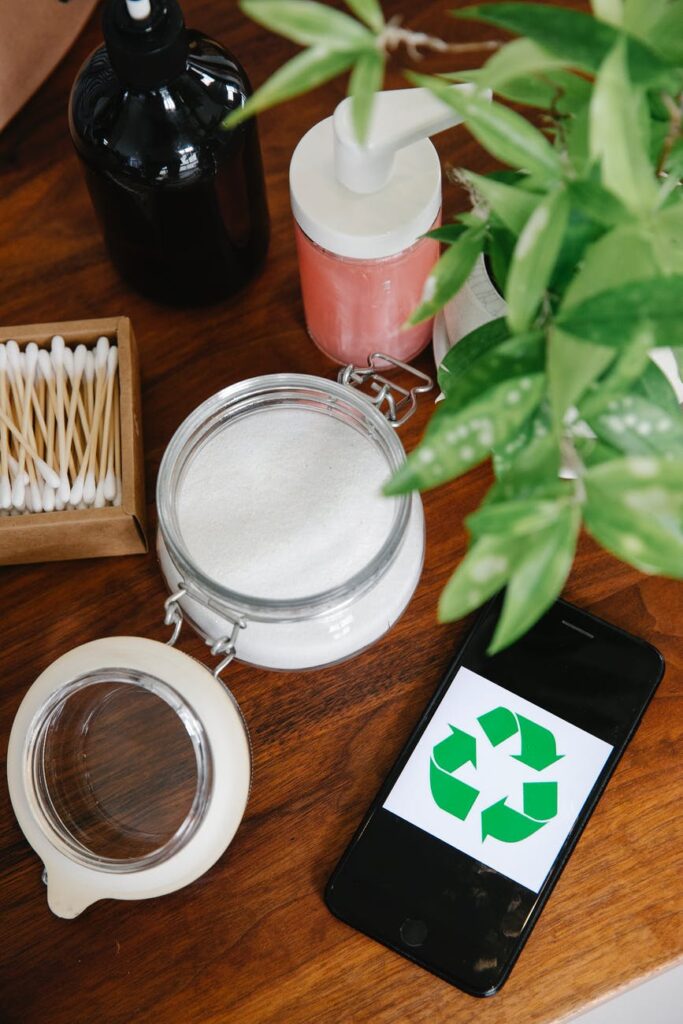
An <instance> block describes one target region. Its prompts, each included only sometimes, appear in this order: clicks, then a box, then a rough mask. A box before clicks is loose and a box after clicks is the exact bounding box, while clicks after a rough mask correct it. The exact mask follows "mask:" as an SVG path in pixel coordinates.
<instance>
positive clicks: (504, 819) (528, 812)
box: [481, 782, 557, 843]
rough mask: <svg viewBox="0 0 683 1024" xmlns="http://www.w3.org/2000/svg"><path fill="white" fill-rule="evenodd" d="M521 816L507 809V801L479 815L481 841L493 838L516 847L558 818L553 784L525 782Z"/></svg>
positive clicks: (518, 812)
mask: <svg viewBox="0 0 683 1024" xmlns="http://www.w3.org/2000/svg"><path fill="white" fill-rule="evenodd" d="M523 791H524V814H522V813H521V812H520V811H516V810H515V809H514V808H513V807H508V805H507V803H506V801H507V797H503V799H502V800H498V801H497V802H496V803H495V804H491V806H490V807H486V808H485V809H484V810H483V811H482V812H481V838H482V839H486V837H487V836H492V837H493V838H494V839H500V841H501V842H503V843H519V842H520V841H521V840H522V839H527V838H528V837H529V836H532V835H533V834H534V832H538V830H539V828H542V827H543V826H544V825H545V823H546V822H547V821H548V820H549V819H550V818H554V817H555V815H556V814H557V783H556V782H525V783H524V786H523Z"/></svg>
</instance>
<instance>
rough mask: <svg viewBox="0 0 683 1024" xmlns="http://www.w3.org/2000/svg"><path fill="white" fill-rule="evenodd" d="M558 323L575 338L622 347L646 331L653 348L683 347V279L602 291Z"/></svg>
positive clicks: (565, 311)
mask: <svg viewBox="0 0 683 1024" xmlns="http://www.w3.org/2000/svg"><path fill="white" fill-rule="evenodd" d="M555 322H556V324H557V326H558V327H560V328H561V329H562V330H563V331H567V332H568V333H569V334H573V335H574V337H575V338H579V339H582V340H585V341H590V342H593V343H594V344H596V345H608V346H610V347H612V348H621V347H622V346H624V345H625V344H627V343H628V342H629V341H631V340H633V338H635V337H636V336H640V335H642V333H643V332H644V331H648V332H649V333H650V338H651V341H650V346H651V347H652V348H656V347H657V346H667V345H672V346H676V345H683V276H681V275H672V276H671V277H662V278H653V279H652V280H651V281H632V282H629V283H628V284H622V285H620V286H619V287H616V288H610V289H609V290H607V291H603V292H600V293H599V294H598V295H593V296H591V297H590V298H588V299H586V300H584V301H583V302H580V303H578V304H576V305H574V306H572V307H570V308H569V309H565V308H562V309H561V311H560V313H559V314H558V316H557V317H556V321H555Z"/></svg>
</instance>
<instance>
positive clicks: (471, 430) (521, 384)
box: [384, 373, 545, 494]
mask: <svg viewBox="0 0 683 1024" xmlns="http://www.w3.org/2000/svg"><path fill="white" fill-rule="evenodd" d="M544 382H545V377H544V375H543V374H542V373H536V374H528V375H526V376H524V377H517V378H514V379H512V380H507V381H505V382H504V383H502V384H498V385H496V386H495V387H492V388H490V389H489V390H488V391H487V392H486V393H485V394H483V395H481V396H480V397H479V398H478V399H477V400H476V401H474V402H471V403H470V404H469V405H467V406H466V407H465V408H464V409H462V408H452V407H451V406H450V405H449V404H447V403H443V404H442V406H441V408H440V409H439V418H438V427H434V428H431V427H430V430H429V431H428V433H427V435H426V436H425V438H424V439H423V441H422V443H421V444H420V446H419V447H418V448H417V449H416V451H414V452H412V453H411V454H410V455H409V456H408V459H407V461H406V462H405V463H404V464H403V466H401V468H400V469H399V470H398V471H397V472H396V473H395V474H394V476H393V477H392V478H391V480H390V481H389V483H388V484H387V485H386V486H385V487H384V493H385V494H404V493H406V492H407V491H414V490H427V489H429V488H431V487H437V486H438V485H439V484H442V483H445V482H446V481H447V480H452V479H453V478H454V477H456V476H460V474H461V473H464V472H465V471H466V470H468V469H470V468H471V467H472V466H476V465H477V463H479V462H482V461H483V460H484V459H485V458H487V456H488V455H490V453H491V448H492V447H493V446H494V445H498V444H503V443H504V442H505V441H507V440H508V438H510V437H511V436H512V435H513V434H514V433H516V431H517V430H518V429H519V427H520V426H521V424H522V423H524V421H525V420H526V419H527V417H528V416H529V415H530V414H531V412H532V411H533V409H535V408H536V406H537V405H538V403H539V401H540V399H541V395H542V394H543V390H544Z"/></svg>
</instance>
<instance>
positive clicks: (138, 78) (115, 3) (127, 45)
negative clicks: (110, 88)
mask: <svg viewBox="0 0 683 1024" xmlns="http://www.w3.org/2000/svg"><path fill="white" fill-rule="evenodd" d="M102 27H103V31H104V40H105V43H106V45H107V52H108V54H109V60H110V62H111V66H112V68H113V69H114V72H115V74H116V76H117V77H118V78H119V79H120V81H121V83H122V84H123V85H125V86H128V87H132V88H137V89H155V88H158V87H159V86H160V85H165V84H166V83H167V82H170V81H171V80H172V79H173V78H175V77H176V76H177V75H179V74H180V73H181V72H182V71H183V69H184V68H185V60H186V58H187V38H186V33H185V22H184V20H183V15H182V12H181V10H180V7H179V6H178V3H177V0H151V11H150V14H149V16H148V17H146V18H144V19H142V20H138V19H136V18H133V17H132V16H131V14H130V13H129V10H128V5H127V4H126V0H106V3H105V7H104V15H103V18H102Z"/></svg>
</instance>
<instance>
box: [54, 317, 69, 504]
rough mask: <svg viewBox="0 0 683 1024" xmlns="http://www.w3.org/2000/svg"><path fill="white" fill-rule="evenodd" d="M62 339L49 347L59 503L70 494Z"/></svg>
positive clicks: (58, 339)
mask: <svg viewBox="0 0 683 1024" xmlns="http://www.w3.org/2000/svg"><path fill="white" fill-rule="evenodd" d="M64 345H65V343H64V338H63V337H62V336H61V334H55V336H54V338H53V339H52V343H51V346H50V358H51V359H52V368H53V370H54V375H55V381H56V393H57V399H56V401H57V455H58V461H59V494H58V497H59V499H60V501H63V502H65V503H66V502H67V501H68V500H69V495H70V493H71V485H70V484H69V473H68V470H67V465H68V459H67V454H66V427H65V423H64V391H65V387H64V384H65V381H64Z"/></svg>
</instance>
